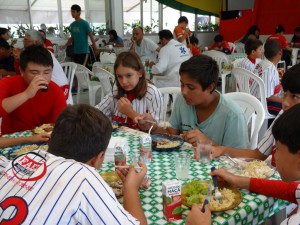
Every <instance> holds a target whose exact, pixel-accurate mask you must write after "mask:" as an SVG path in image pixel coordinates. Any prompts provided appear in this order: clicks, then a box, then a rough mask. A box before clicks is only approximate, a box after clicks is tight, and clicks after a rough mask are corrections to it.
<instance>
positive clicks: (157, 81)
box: [152, 63, 181, 88]
mask: <svg viewBox="0 0 300 225" xmlns="http://www.w3.org/2000/svg"><path fill="white" fill-rule="evenodd" d="M180 66H181V63H178V64H176V65H175V66H174V67H173V68H172V69H171V70H170V71H168V72H167V73H166V74H165V75H163V76H160V75H153V77H152V82H153V84H154V85H155V86H156V87H158V88H163V87H180V78H179V68H180Z"/></svg>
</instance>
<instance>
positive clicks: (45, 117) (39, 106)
mask: <svg viewBox="0 0 300 225" xmlns="http://www.w3.org/2000/svg"><path fill="white" fill-rule="evenodd" d="M27 87H28V84H27V83H26V82H25V81H24V79H23V77H22V76H19V75H17V76H12V77H6V78H3V79H2V80H0V117H2V124H1V133H2V134H9V133H14V132H18V131H24V130H30V129H33V128H35V127H36V126H40V125H42V124H44V123H54V122H55V120H56V118H57V116H58V115H59V114H60V113H61V111H62V110H63V109H64V108H65V107H66V98H65V97H64V94H63V92H62V90H61V89H60V88H59V87H58V86H57V85H56V84H55V83H53V82H52V81H51V82H50V83H49V85H48V91H47V92H42V91H38V92H37V93H36V95H35V96H34V97H33V98H31V99H29V100H27V101H26V102H24V103H23V104H22V105H20V106H19V107H18V108H17V109H15V110H14V111H12V112H11V113H7V112H6V111H5V110H4V109H3V107H2V101H3V99H5V98H7V97H11V96H14V95H16V94H19V93H21V92H23V91H24V90H26V88H27Z"/></svg>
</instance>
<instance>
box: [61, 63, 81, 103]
mask: <svg viewBox="0 0 300 225" xmlns="http://www.w3.org/2000/svg"><path fill="white" fill-rule="evenodd" d="M60 65H61V67H62V68H63V71H64V72H65V74H66V76H67V78H68V80H69V87H70V90H69V96H68V99H67V104H68V105H73V98H72V91H71V90H72V86H73V80H74V75H75V71H76V68H77V64H76V63H73V62H64V63H61V64H60Z"/></svg>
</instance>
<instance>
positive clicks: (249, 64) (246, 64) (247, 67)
mask: <svg viewBox="0 0 300 225" xmlns="http://www.w3.org/2000/svg"><path fill="white" fill-rule="evenodd" d="M260 62H261V59H255V63H253V62H251V61H250V60H249V59H248V57H247V58H245V59H243V60H242V61H241V62H240V63H239V67H240V68H243V69H245V70H248V71H250V72H252V73H253V72H254V70H255V68H256V66H257V64H258V63H260Z"/></svg>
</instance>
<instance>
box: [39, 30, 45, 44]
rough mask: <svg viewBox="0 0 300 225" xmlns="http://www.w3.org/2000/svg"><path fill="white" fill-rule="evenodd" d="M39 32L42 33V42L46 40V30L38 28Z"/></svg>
mask: <svg viewBox="0 0 300 225" xmlns="http://www.w3.org/2000/svg"><path fill="white" fill-rule="evenodd" d="M39 32H40V33H43V34H44V35H42V39H43V40H44V43H45V42H46V32H45V31H44V30H39Z"/></svg>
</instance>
